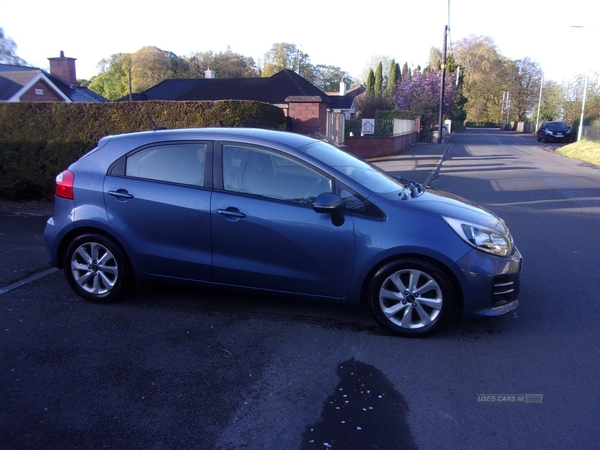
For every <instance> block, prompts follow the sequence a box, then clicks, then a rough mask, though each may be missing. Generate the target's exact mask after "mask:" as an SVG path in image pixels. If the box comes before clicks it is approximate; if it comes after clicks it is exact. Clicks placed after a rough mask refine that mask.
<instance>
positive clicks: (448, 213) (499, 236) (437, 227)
mask: <svg viewBox="0 0 600 450" xmlns="http://www.w3.org/2000/svg"><path fill="white" fill-rule="evenodd" d="M44 239H45V243H46V245H47V248H48V251H49V255H50V261H51V263H52V264H53V265H55V266H56V267H60V268H63V269H64V273H65V275H66V278H67V280H68V282H69V284H70V285H71V287H72V288H73V289H74V290H75V292H77V293H78V294H79V295H81V296H82V297H84V298H86V299H88V300H91V301H95V302H108V301H111V300H113V299H115V298H117V297H118V296H119V295H120V294H122V293H123V292H124V291H126V290H127V289H128V288H130V287H131V286H132V285H133V282H134V281H135V280H163V281H178V280H179V281H186V282H197V283H198V284H210V285H213V286H214V285H217V286H218V285H220V286H228V287H237V288H247V289H252V290H259V291H260V290H262V291H269V292H272V293H281V294H282V295H281V297H282V298H285V294H295V295H298V294H299V295H302V296H308V297H315V298H323V299H332V300H339V301H344V302H360V301H364V302H366V303H367V304H368V305H369V307H370V309H371V311H372V313H373V314H374V316H375V318H376V319H377V320H378V321H379V322H380V323H381V324H382V325H383V326H385V327H387V328H388V329H389V330H391V331H393V332H394V333H396V334H399V335H402V336H414V337H416V336H423V335H426V334H429V333H431V332H433V331H435V330H436V329H438V328H439V327H440V325H441V324H442V323H443V322H444V320H445V319H446V318H447V316H448V314H449V313H450V312H451V310H452V309H456V308H458V309H459V310H460V311H462V314H463V316H464V317H465V318H477V317H486V316H495V315H500V314H504V313H507V312H509V311H512V310H513V309H515V308H516V307H517V306H518V294H519V283H520V272H521V265H522V258H521V255H520V253H519V251H518V250H517V248H516V246H515V245H514V243H513V239H512V237H511V235H510V233H509V230H508V227H507V225H506V224H505V222H504V221H503V220H501V219H500V218H499V217H498V216H496V215H495V214H493V213H492V212H490V211H488V210H486V209H483V208H481V207H479V206H477V205H475V204H473V203H471V202H468V201H466V200H464V199H461V198H458V197H456V196H454V195H451V194H449V193H446V192H443V191H439V190H436V189H433V188H431V187H426V186H423V185H421V184H418V183H414V182H411V181H407V180H403V179H397V178H394V177H392V176H390V175H389V174H387V173H385V172H383V171H382V170H380V169H378V168H377V167H375V166H373V165H371V164H369V163H368V162H365V161H363V160H361V159H358V158H356V157H354V156H352V155H350V154H349V153H346V152H344V151H342V150H340V149H338V148H336V147H334V146H332V145H329V144H327V143H325V142H322V141H319V140H315V139H312V138H309V137H306V136H302V135H298V134H294V133H288V132H280V131H271V130H259V129H242V128H237V129H226V128H219V129H209V128H207V129H181V130H160V131H149V132H139V133H131V134H125V135H118V136H107V137H105V138H102V139H101V140H100V141H99V143H98V146H97V147H96V148H95V149H93V150H92V151H90V152H89V153H87V154H86V155H85V156H83V157H82V158H81V159H79V160H78V161H76V162H75V163H73V164H72V165H71V166H69V168H68V169H67V170H65V171H64V172H62V173H61V174H59V175H58V176H57V178H56V198H55V205H54V212H53V215H52V217H51V218H50V219H49V220H48V222H47V225H46V230H45V234H44Z"/></svg>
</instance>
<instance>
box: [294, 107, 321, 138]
mask: <svg viewBox="0 0 600 450" xmlns="http://www.w3.org/2000/svg"><path fill="white" fill-rule="evenodd" d="M288 116H289V117H290V118H291V119H292V125H293V131H294V132H295V133H300V134H310V133H314V132H317V133H321V134H326V133H327V104H326V103H323V102H316V101H314V102H310V101H293V102H289V106H288Z"/></svg>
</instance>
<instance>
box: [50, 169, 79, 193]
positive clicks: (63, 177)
mask: <svg viewBox="0 0 600 450" xmlns="http://www.w3.org/2000/svg"><path fill="white" fill-rule="evenodd" d="M74 181H75V174H74V173H73V172H71V171H70V170H65V171H64V172H62V173H60V174H58V176H57V177H56V192H55V194H56V196H57V197H61V198H67V199H69V200H73V182H74Z"/></svg>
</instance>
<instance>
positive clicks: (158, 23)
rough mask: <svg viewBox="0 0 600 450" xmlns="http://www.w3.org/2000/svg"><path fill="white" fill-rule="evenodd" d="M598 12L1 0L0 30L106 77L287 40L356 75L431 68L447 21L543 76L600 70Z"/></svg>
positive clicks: (380, 4) (32, 51)
mask: <svg viewBox="0 0 600 450" xmlns="http://www.w3.org/2000/svg"><path fill="white" fill-rule="evenodd" d="M599 13H600V4H599V3H598V1H597V0H570V1H568V2H565V1H564V0H561V1H558V0H545V1H542V0H521V1H520V2H491V1H487V0H413V1H407V0H394V1H391V0H380V1H377V2H373V1H371V2H369V1H366V2H365V1H363V2H356V3H354V2H351V1H344V2H339V1H337V2H335V1H329V2H326V1H323V0H302V1H300V2H289V1H288V2H282V1H280V0H253V1H252V0H203V1H196V2H191V1H189V0H185V1H184V0H170V1H168V2H152V1H148V2H143V3H142V2H138V1H127V0H120V1H115V0H102V1H92V2H82V1H76V2H74V1H64V0H55V1H52V2H50V1H48V0H43V1H40V0H30V1H27V2H23V1H21V0H0V28H3V29H4V34H5V36H7V37H9V38H11V39H12V40H13V41H14V42H15V43H16V45H17V51H16V53H17V55H18V56H20V57H21V58H22V59H24V60H25V61H27V62H28V63H29V64H31V65H33V66H35V67H39V68H42V69H45V70H47V69H48V68H49V62H48V59H47V58H50V57H58V56H59V55H60V52H61V51H63V52H64V55H65V56H67V57H72V58H76V59H77V62H76V71H77V78H84V79H90V78H91V77H92V76H94V75H97V74H98V68H97V66H98V63H99V62H100V61H101V60H102V59H107V58H109V57H110V56H111V55H113V54H116V53H135V52H136V51H138V50H139V49H140V48H142V47H145V46H155V47H158V48H160V49H162V50H165V51H171V52H173V53H175V54H177V55H178V56H182V57H185V56H189V55H191V54H193V53H196V52H205V51H213V52H215V53H219V52H225V51H227V49H230V50H231V51H233V52H235V53H238V54H241V55H244V56H246V57H252V58H254V60H255V61H257V62H258V61H262V60H264V54H265V53H266V52H267V51H268V50H269V49H270V48H271V47H272V46H273V44H275V43H277V42H286V43H288V44H294V45H296V46H297V47H298V48H299V49H300V51H302V52H303V53H305V54H307V55H308V56H309V58H310V62H311V63H312V64H313V65H316V64H326V65H331V66H337V67H340V68H341V69H342V70H343V71H345V72H347V73H348V74H349V75H350V76H351V77H354V78H355V79H357V78H358V77H359V76H360V75H361V74H362V73H364V71H365V67H367V66H368V63H369V61H371V60H372V59H373V57H375V56H379V55H381V56H386V57H389V58H394V59H395V60H396V62H398V63H399V64H400V65H401V66H402V65H403V64H404V63H405V62H407V63H408V65H409V66H410V67H413V68H414V67H416V66H417V65H421V66H423V67H424V66H426V65H427V61H428V59H429V51H430V49H431V48H432V47H437V48H438V49H441V48H442V46H443V41H444V28H445V26H446V25H449V27H450V32H449V35H448V50H449V51H450V50H451V49H452V45H453V43H455V42H458V41H460V40H461V39H463V38H465V37H467V36H470V35H474V36H489V37H491V38H492V39H493V40H494V43H495V44H496V47H497V50H498V51H499V53H500V54H502V55H503V56H505V57H508V58H510V59H512V60H517V59H522V58H525V57H529V58H531V59H532V60H534V61H536V62H537V63H538V64H539V65H540V66H541V68H542V70H543V72H544V76H545V79H548V80H554V81H557V82H561V81H563V80H569V79H571V78H573V77H574V76H575V75H578V74H583V73H585V71H586V70H590V71H591V72H600V63H599V62H598V61H599V60H600V59H599V58H597V57H596V53H597V51H596V50H591V44H590V43H591V42H600V39H599V38H600V26H595V27H594V25H593V19H594V18H597V17H598V15H599ZM571 25H573V26H583V27H584V28H573V27H571ZM217 76H218V74H217Z"/></svg>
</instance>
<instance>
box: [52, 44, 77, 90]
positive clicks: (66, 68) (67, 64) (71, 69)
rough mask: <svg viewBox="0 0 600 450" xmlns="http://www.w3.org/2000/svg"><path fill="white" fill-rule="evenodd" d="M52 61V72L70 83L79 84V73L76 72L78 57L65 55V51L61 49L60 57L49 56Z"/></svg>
mask: <svg viewBox="0 0 600 450" xmlns="http://www.w3.org/2000/svg"><path fill="white" fill-rule="evenodd" d="M48 60H49V61H50V73H51V74H52V75H54V76H57V77H60V78H62V79H63V80H64V81H66V82H67V83H69V84H77V75H76V74H75V61H77V59H76V58H67V57H65V52H63V51H62V50H61V51H60V56H59V57H58V58H48Z"/></svg>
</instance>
